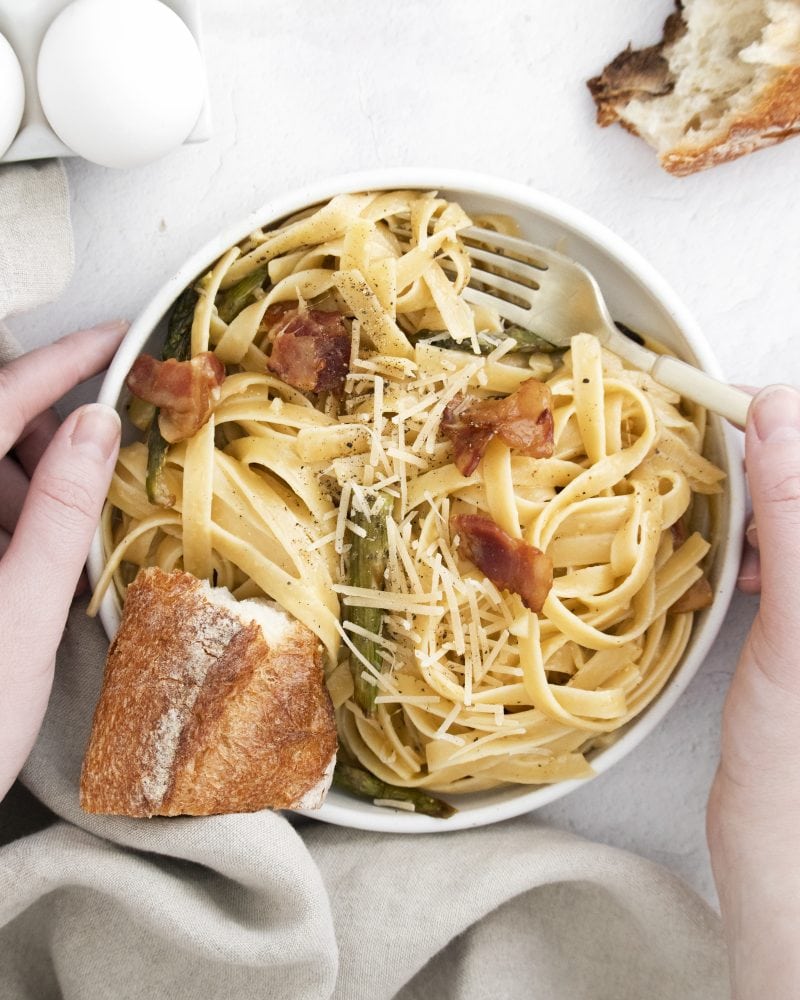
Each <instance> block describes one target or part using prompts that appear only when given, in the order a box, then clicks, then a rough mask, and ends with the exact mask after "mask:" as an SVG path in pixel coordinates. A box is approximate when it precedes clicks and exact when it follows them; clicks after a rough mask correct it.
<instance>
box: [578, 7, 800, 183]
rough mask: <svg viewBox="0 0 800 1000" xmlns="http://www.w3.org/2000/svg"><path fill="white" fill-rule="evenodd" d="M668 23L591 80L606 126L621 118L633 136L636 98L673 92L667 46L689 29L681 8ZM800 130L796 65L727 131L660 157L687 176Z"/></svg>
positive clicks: (687, 143)
mask: <svg viewBox="0 0 800 1000" xmlns="http://www.w3.org/2000/svg"><path fill="white" fill-rule="evenodd" d="M676 7H677V10H676V11H675V12H674V13H672V14H670V16H669V17H668V18H667V20H666V21H665V23H664V37H663V38H662V40H661V41H660V42H659V43H658V44H657V45H652V46H649V47H648V48H645V49H639V50H634V49H632V48H631V46H630V45H629V46H628V48H627V49H625V51H624V52H621V53H620V54H619V55H618V56H617V57H616V58H615V59H613V60H612V61H611V62H610V63H609V64H608V65H607V66H606V67H605V69H604V70H603V72H602V73H601V74H600V75H599V76H596V77H593V78H592V79H591V80H589V81H588V84H587V86H588V87H589V90H590V92H591V94H592V97H593V98H594V101H595V105H596V107H597V122H598V124H599V125H601V126H602V127H604V128H605V127H607V126H608V125H612V124H614V122H619V123H620V125H622V126H623V128H625V129H626V130H627V131H628V132H630V133H631V134H632V135H637V136H638V135H639V134H640V133H639V131H638V129H637V128H636V127H635V126H634V125H633V124H631V122H630V121H627V120H626V119H625V117H624V116H623V112H624V109H625V107H626V106H627V105H628V104H629V102H630V101H632V100H634V99H635V100H639V101H648V100H653V99H655V98H658V97H663V96H665V95H666V94H669V93H670V92H671V91H672V89H673V88H674V85H675V79H674V76H673V75H672V73H671V72H670V69H669V63H668V60H667V58H666V56H665V55H664V50H665V49H666V48H668V47H669V46H670V45H672V44H673V43H674V42H675V41H677V40H678V39H679V38H680V37H681V35H683V34H684V33H685V31H686V23H685V22H684V20H683V16H682V11H683V6H682V4H681V3H680V0H678V2H677V3H676ZM798 132H800V67H797V66H792V67H787V68H786V69H784V70H781V71H779V72H778V75H777V76H776V78H775V79H774V80H773V81H772V83H770V84H769V86H767V87H766V88H765V89H764V90H763V91H762V93H761V94H760V95H759V98H758V100H757V101H756V103H755V104H754V105H753V107H752V108H751V109H750V110H749V111H748V112H747V113H746V114H745V115H743V116H741V117H740V118H738V119H737V120H736V121H734V122H733V123H732V124H731V126H730V128H729V129H728V130H727V132H726V133H725V135H723V136H718V137H717V138H715V139H713V140H712V141H709V142H705V143H702V144H697V142H690V141H685V142H683V143H681V144H678V145H677V146H675V147H673V148H672V149H670V150H668V151H667V152H666V153H663V154H662V155H661V156H660V162H661V165H662V166H663V167H664V169H665V170H667V171H669V173H671V174H674V175H675V176H677V177H686V176H688V175H689V174H693V173H697V172H698V171H700V170H707V169H708V168H709V167H713V166H716V165H717V164H720V163H726V162H728V161H730V160H735V159H738V158H739V157H740V156H744V155H746V154H747V153H752V152H754V151H755V150H757V149H763V148H765V147H767V146H774V145H776V144H777V143H779V142H783V140H784V139H788V138H790V136H792V135H796V134H798Z"/></svg>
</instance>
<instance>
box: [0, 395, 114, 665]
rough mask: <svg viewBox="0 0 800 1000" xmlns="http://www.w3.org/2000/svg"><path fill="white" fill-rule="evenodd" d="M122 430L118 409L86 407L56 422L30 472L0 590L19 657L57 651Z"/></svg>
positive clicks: (0, 569) (40, 658) (39, 659)
mask: <svg viewBox="0 0 800 1000" xmlns="http://www.w3.org/2000/svg"><path fill="white" fill-rule="evenodd" d="M119 434H120V421H119V417H118V416H117V414H116V413H115V411H114V410H112V409H111V408H110V407H107V406H101V405H99V404H95V405H91V406H84V407H81V408H80V409H79V410H77V411H75V413H73V414H71V415H70V416H69V417H68V418H67V419H66V420H65V422H64V424H63V425H62V426H61V428H60V429H59V430H58V432H57V433H56V435H55V437H54V438H53V441H52V443H51V445H50V447H49V448H48V449H47V451H46V452H45V453H44V455H43V456H42V458H41V460H40V462H39V465H38V467H37V469H36V472H35V474H34V476H33V479H32V480H31V485H30V488H29V490H28V498H27V500H26V502H25V506H24V508H23V510H22V513H21V515H20V518H19V521H18V523H17V528H16V531H15V532H14V537H13V539H12V541H11V544H10V545H9V547H8V551H7V552H6V555H5V558H4V559H3V561H2V564H0V592H2V593H3V595H4V601H5V602H6V608H5V611H4V614H3V625H4V629H3V631H4V632H5V633H6V634H10V635H14V636H15V637H16V636H19V640H18V643H17V646H18V648H17V650H16V653H17V656H16V659H18V660H19V662H22V663H29V664H31V666H32V668H34V667H35V665H36V664H42V665H44V663H45V662H46V661H48V660H49V658H51V657H52V655H53V654H54V652H55V648H56V646H57V644H58V640H59V638H60V636H61V632H62V629H63V627H64V622H65V621H66V617H67V612H68V610H69V606H70V603H71V600H72V596H73V592H74V590H75V586H76V584H77V582H78V579H79V577H80V575H81V571H82V568H83V563H84V560H85V559H86V553H87V551H88V549H89V543H90V541H91V538H92V534H93V532H94V530H95V526H96V524H97V520H98V518H99V516H100V510H101V508H102V505H103V500H104V498H105V495H106V492H107V491H108V485H109V482H110V479H111V473H112V471H113V468H114V460H115V458H116V454H117V449H118V447H119ZM9 605H10V606H9ZM9 618H10V619H11V620H9ZM22 647H24V648H22Z"/></svg>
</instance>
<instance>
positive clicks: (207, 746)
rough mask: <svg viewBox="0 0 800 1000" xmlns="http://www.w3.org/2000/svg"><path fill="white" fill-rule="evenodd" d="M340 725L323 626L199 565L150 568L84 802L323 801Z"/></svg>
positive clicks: (154, 812)
mask: <svg viewBox="0 0 800 1000" xmlns="http://www.w3.org/2000/svg"><path fill="white" fill-rule="evenodd" d="M336 746H337V740H336V725H335V721H334V715H333V707H332V705H331V700H330V697H329V695H328V692H327V689H326V687H325V680H324V677H323V671H322V662H321V651H320V648H319V643H318V641H317V639H316V637H315V636H314V635H313V633H312V632H311V631H310V630H309V629H307V628H306V627H305V626H304V625H301V624H300V623H299V622H297V621H295V620H294V619H292V618H290V617H289V616H288V615H287V614H285V613H284V612H283V611H280V610H278V609H276V608H274V607H272V606H270V605H269V604H267V603H266V602H260V601H240V602H237V601H235V600H234V599H233V598H232V597H231V595H230V593H229V592H228V591H227V590H224V589H222V588H216V589H215V588H212V587H210V586H209V585H208V584H207V583H204V582H201V581H199V580H197V579H196V578H195V577H193V576H191V575H190V574H189V573H183V572H180V571H176V572H173V573H165V572H163V571H162V570H160V569H158V568H152V569H144V570H141V571H140V572H139V574H138V576H137V577H136V579H135V580H134V581H133V583H132V584H131V585H130V587H129V588H128V593H127V596H126V600H125V608H124V612H123V618H122V623H121V625H120V628H119V632H118V633H117V635H116V638H115V639H114V642H113V643H112V645H111V648H110V649H109V653H108V659H107V661H106V670H105V677H104V680H103V687H102V691H101V694H100V700H99V702H98V705H97V709H96V711H95V716H94V723H93V726H92V734H91V738H90V740H89V746H88V749H87V751H86V757H85V760H84V764H83V772H82V774H81V806H82V807H83V809H85V810H86V811H87V812H92V813H113V814H118V815H124V816H177V815H182V814H185V815H193V816H198V815H209V814H211V813H231V812H252V811H255V810H257V809H268V808H272V809H284V808H298V807H306V808H315V807H317V806H319V805H320V804H321V803H322V800H323V798H324V797H325V794H326V792H327V790H328V788H329V786H330V781H331V777H332V775H333V765H334V762H335V759H336Z"/></svg>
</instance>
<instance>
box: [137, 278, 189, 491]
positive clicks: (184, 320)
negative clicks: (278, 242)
mask: <svg viewBox="0 0 800 1000" xmlns="http://www.w3.org/2000/svg"><path fill="white" fill-rule="evenodd" d="M197 298H198V296H197V292H196V291H195V290H194V288H191V287H189V288H187V289H186V290H185V291H184V292H183V293H182V294H181V295H180V296H179V297H178V300H177V301H176V303H175V305H174V306H173V309H172V312H171V313H170V317H169V322H168V324H167V336H166V339H165V340H164V346H163V348H162V349H161V360H162V361H167V360H168V359H169V358H176V359H177V360H178V361H186V360H188V358H189V357H190V355H191V353H192V321H193V320H194V309H195V306H196V305H197ZM168 448H169V445H168V444H167V442H166V441H165V440H164V438H163V437H162V436H161V431H160V430H159V429H158V410H156V411H155V412H154V414H153V419H152V421H151V422H150V427H149V429H148V431H147V478H146V480H145V485H146V487H147V499H148V500H149V501H150V503H154V504H157V505H158V506H159V507H171V506H172V505H173V504H174V503H175V497H174V496H173V495H172V494H171V493H170V491H169V490H168V489H167V485H166V483H165V482H164V463H165V462H166V459H167V449H168Z"/></svg>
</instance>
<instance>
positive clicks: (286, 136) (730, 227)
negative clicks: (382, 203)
mask: <svg viewBox="0 0 800 1000" xmlns="http://www.w3.org/2000/svg"><path fill="white" fill-rule="evenodd" d="M722 2H724V0H722ZM201 7H202V9H203V14H204V19H205V45H206V58H207V64H208V74H209V81H210V87H211V99H212V107H213V116H214V138H213V139H212V141H210V142H208V143H206V144H205V145H201V146H188V147H184V148H182V149H180V150H179V151H177V152H176V153H174V154H173V155H171V156H169V157H167V158H166V159H165V160H163V161H161V162H159V163H156V164H153V165H152V166H149V167H145V168H142V169H139V170H134V171H127V172H115V171H110V170H105V169H102V168H100V167H95V166H92V165H90V164H87V163H84V162H82V161H79V160H69V161H67V169H68V172H69V177H70V183H71V188H72V207H73V217H74V226H75V239H76V254H77V268H76V272H75V277H74V279H73V281H72V283H71V285H70V287H69V288H68V289H67V292H66V294H65V295H64V296H63V298H62V299H61V300H60V301H59V302H57V303H55V304H53V305H50V306H48V307H46V308H43V309H40V310H38V311H37V312H36V313H34V314H30V315H28V316H25V317H18V318H17V319H16V320H14V321H13V323H12V324H11V325H12V327H13V329H14V331H15V332H16V334H17V336H18V337H19V338H20V339H21V340H23V341H24V342H25V343H26V344H28V345H34V344H38V343H44V342H46V341H49V340H52V339H53V338H54V337H56V336H57V335H59V334H61V333H65V332H67V331H68V330H69V329H71V328H74V327H77V326H80V325H87V324H90V323H92V322H96V321H100V320H102V319H107V318H110V317H116V316H128V317H132V316H134V315H135V314H136V313H137V312H138V310H139V309H140V308H141V307H142V306H143V304H144V303H145V302H146V301H147V300H148V298H149V297H150V295H151V294H152V293H153V291H154V290H155V289H156V288H157V287H158V286H159V285H160V284H161V283H162V282H163V281H164V280H165V278H167V277H168V276H169V275H170V274H171V272H172V271H174V270H175V269H176V268H177V267H178V265H179V264H180V263H181V262H182V261H183V260H184V258H185V257H186V256H188V254H189V253H190V251H193V250H194V249H196V248H197V247H198V246H200V245H201V244H203V243H204V242H205V241H206V240H207V239H208V238H209V237H210V236H212V235H213V234H214V233H215V231H217V230H218V229H219V228H221V227H222V226H223V225H226V224H228V223H230V222H232V221H236V220H237V219H238V218H239V217H240V216H243V215H244V214H246V213H248V212H249V211H251V210H252V209H255V208H257V207H258V206H259V204H260V203H262V202H263V201H265V200H266V199H268V198H270V197H271V196H273V195H276V194H278V193H281V192H284V191H286V190H288V189H290V188H292V187H295V186H298V185H300V184H303V183H305V182H307V181H311V180H316V179H321V178H324V177H326V176H330V175H333V174H338V173H343V172H346V171H350V170H357V169H366V168H370V167H389V166H447V167H457V168H462V169H471V170H480V171H484V172H487V173H493V174H497V175H500V176H503V177H508V178H512V179H513V180H516V181H521V182H524V183H527V184H530V185H531V186H533V187H536V188H540V189H542V190H544V191H547V192H549V193H550V194H554V195H557V196H559V197H561V198H563V199H565V200H566V201H569V202H571V203H572V204H573V205H575V206H577V207H579V208H581V209H583V210H585V211H587V212H589V213H590V214H592V215H594V216H595V217H596V218H598V219H599V220H601V221H602V222H604V223H606V224H607V225H608V226H610V227H611V228H612V229H614V230H616V231H617V233H619V234H620V235H621V236H622V237H624V238H625V239H627V240H628V241H629V242H630V243H631V244H633V246H634V247H636V248H637V249H638V250H639V251H640V252H641V253H642V254H643V255H644V256H645V257H646V258H648V259H649V260H650V262H651V263H652V264H654V265H655V267H656V268H658V269H659V270H660V271H661V272H662V274H663V275H664V276H665V277H666V279H667V280H668V281H669V282H670V283H671V284H672V285H673V286H674V287H675V288H676V289H677V290H678V292H679V294H680V295H681V297H682V298H683V299H684V300H685V302H686V303H687V304H688V306H689V307H690V308H691V309H692V310H693V311H694V313H695V315H696V317H697V318H698V319H699V321H700V323H701V325H702V326H703V327H704V329H705V331H706V335H707V337H708V339H709V340H710V342H711V344H712V346H713V348H714V350H715V352H716V353H717V356H718V357H719V360H720V362H721V364H722V367H723V369H724V370H725V372H726V373H727V374H728V376H729V378H730V379H731V381H738V382H748V383H753V384H760V383H764V382H769V381H795V382H797V381H800V378H798V362H799V361H800V309H799V308H798V305H799V304H800V303H799V296H798V284H800V236H799V235H798V234H800V199H799V198H798V179H800V139H796V140H794V141H793V142H792V141H790V142H787V143H785V144H784V145H783V146H778V147H776V148H774V149H771V150H767V151H764V152H760V153H757V154H756V155H755V156H751V157H749V158H745V159H743V160H739V161H737V162H736V163H733V164H729V165H726V166H723V167H718V168H716V169H714V170H711V171H708V172H706V173H702V174H698V175H697V176H695V177H691V178H684V179H676V178H672V177H670V176H669V175H667V174H666V173H664V172H663V171H662V170H660V168H659V167H658V166H657V163H656V160H655V158H654V156H653V154H652V152H651V151H650V149H649V148H648V147H646V146H645V145H644V144H643V143H642V142H640V141H639V140H636V139H634V138H633V137H631V136H629V135H628V134H627V133H625V132H623V131H622V130H621V129H620V128H618V127H615V128H612V129H608V130H600V129H598V128H597V127H596V126H595V124H594V114H593V105H592V103H591V100H590V98H589V95H588V92H587V90H586V87H585V85H584V81H585V80H586V78H587V77H589V76H591V75H593V74H594V73H596V72H597V71H599V70H600V69H601V68H602V66H603V65H604V64H605V63H606V62H607V61H608V60H609V59H610V58H611V57H612V56H614V55H615V54H616V53H617V52H618V51H619V49H620V48H622V47H624V46H625V45H626V44H627V42H628V41H629V40H632V41H633V42H634V44H636V45H640V44H648V43H650V42H652V41H654V40H655V39H656V37H657V36H658V34H659V29H660V25H661V22H662V20H663V18H664V17H665V16H666V14H667V13H668V12H669V10H670V7H671V4H670V2H669V0H654V2H651V3H649V4H642V3H635V2H633V0H557V2H555V3H554V2H552V0H495V2H493V3H487V2H484V0H481V2H479V0H377V2H376V0H336V2H331V0H271V2H269V3H265V2H263V0H224V2H223V0H215V2H212V0H204V2H201ZM144 71H146V66H145V67H144ZM754 610H755V605H754V602H753V600H752V599H744V598H736V599H735V600H734V603H733V606H732V608H731V611H730V613H729V615H728V619H727V621H726V623H725V626H724V628H723V630H722V633H721V635H720V637H719V639H718V640H717V643H716V646H715V648H714V651H713V653H712V655H711V656H710V657H709V658H708V660H707V662H706V663H705V664H704V666H703V668H702V669H701V671H700V673H699V675H698V676H697V678H696V679H695V681H694V683H693V684H692V686H691V687H690V688H689V690H688V692H687V693H686V695H685V696H684V697H683V699H682V700H681V701H680V702H679V704H678V705H677V706H676V708H675V709H673V711H672V713H671V715H670V716H669V718H668V719H667V720H666V721H665V722H664V723H662V724H661V726H660V727H659V728H658V729H657V731H656V732H655V733H654V734H653V735H652V736H651V737H650V738H649V739H648V740H647V741H646V742H645V743H644V744H643V745H642V746H641V747H639V748H638V749H637V750H635V751H634V752H633V754H632V755H631V756H629V757H628V758H627V759H626V760H624V761H623V762H622V763H620V764H619V765H617V766H616V767H615V768H614V769H613V770H612V771H611V772H610V773H608V774H606V775H604V776H602V777H600V778H598V779H597V780H595V781H593V782H591V783H590V784H587V785H586V786H585V787H584V788H582V789H581V790H579V791H577V792H575V793H573V794H572V795H570V796H568V797H567V798H566V799H563V800H561V801H560V802H558V803H556V804H554V805H552V806H550V807H547V808H545V809H542V810H540V811H539V812H538V813H536V814H533V815H532V817H531V819H532V821H533V822H547V823H552V824H556V825H559V826H563V827H567V828H569V829H571V830H575V831H578V832H579V833H581V834H583V835H585V836H587V837H590V838H594V839H597V840H602V841H606V842H608V843H612V844H615V845H618V846H620V847H625V848H628V849H630V850H633V851H636V852H638V853H640V854H643V855H646V856H648V857H650V858H653V859H655V860H657V861H660V862H662V863H663V864H665V865H667V866H668V867H670V868H672V869H673V870H674V871H676V872H678V873H679V874H681V875H683V876H684V877H685V878H686V879H687V880H688V881H689V882H690V883H691V884H692V885H694V886H695V887H696V888H698V889H699V890H700V891H701V892H702V893H704V894H705V895H707V896H709V897H713V885H712V882H711V876H710V871H709V868H708V859H707V852H706V846H705V838H704V831H703V824H704V810H705V800H706V795H707V791H708V786H709V783H710V780H711V776H712V774H713V770H714V766H715V760H716V754H717V740H718V731H719V715H720V707H721V704H722V699H723V696H724V693H725V690H726V688H727V685H728V680H729V677H730V673H731V671H732V669H733V666H734V664H735V660H736V656H737V652H738V649H739V647H740V645H741V643H742V640H743V637H744V635H745V633H746V631H747V628H748V626H749V623H750V620H751V618H752V615H753V613H754ZM464 836H469V833H465V834H464ZM410 846H411V845H410Z"/></svg>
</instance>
